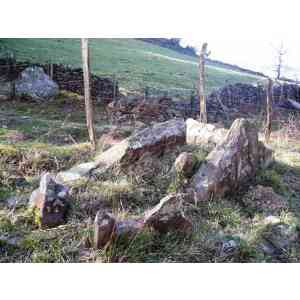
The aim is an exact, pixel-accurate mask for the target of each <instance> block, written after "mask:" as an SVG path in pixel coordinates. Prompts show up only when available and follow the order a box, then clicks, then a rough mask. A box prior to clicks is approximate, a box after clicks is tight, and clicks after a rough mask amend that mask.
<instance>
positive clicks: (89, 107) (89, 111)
mask: <svg viewBox="0 0 300 300" xmlns="http://www.w3.org/2000/svg"><path fill="white" fill-rule="evenodd" d="M81 51H82V69H83V81H84V100H85V112H86V124H87V128H88V132H89V138H90V142H91V144H92V147H93V150H96V137H95V128H94V112H93V102H92V99H91V88H90V58H89V47H88V39H81Z"/></svg>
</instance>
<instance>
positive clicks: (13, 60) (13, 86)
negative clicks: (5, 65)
mask: <svg viewBox="0 0 300 300" xmlns="http://www.w3.org/2000/svg"><path fill="white" fill-rule="evenodd" d="M15 76H16V58H15V55H14V54H13V53H12V54H11V56H10V58H9V82H10V99H13V98H14V97H15V96H16V82H15V79H16V78H15Z"/></svg>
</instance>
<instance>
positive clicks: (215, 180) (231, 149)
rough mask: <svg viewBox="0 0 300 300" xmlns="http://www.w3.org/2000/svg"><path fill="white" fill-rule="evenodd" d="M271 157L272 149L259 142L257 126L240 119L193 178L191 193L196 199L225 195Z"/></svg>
mask: <svg viewBox="0 0 300 300" xmlns="http://www.w3.org/2000/svg"><path fill="white" fill-rule="evenodd" d="M271 158H272V152H271V150H269V149H267V148H266V147H265V146H264V145H263V144H262V143H261V142H259V141H258V131H257V129H256V127H255V126H254V125H253V124H252V123H251V122H250V121H248V120H245V119H237V120H236V121H235V122H234V123H233V124H232V126H231V128H230V130H229V132H228V134H227V136H226V137H225V139H224V140H223V141H222V142H221V143H220V144H219V145H217V146H216V148H215V149H214V150H213V151H212V152H211V153H210V154H209V155H208V157H207V159H206V161H205V162H204V163H203V164H202V165H201V167H200V169H199V170H198V172H197V173H196V174H195V175H194V177H193V178H192V182H191V185H190V192H192V193H193V194H194V200H195V202H197V201H201V200H208V199H210V197H212V196H216V197H222V196H223V195H224V194H225V193H226V192H228V191H234V190H235V189H236V188H237V187H238V186H239V185H240V184H242V183H243V182H244V181H246V180H247V179H249V178H251V177H253V176H254V175H255V173H256V172H257V170H258V169H259V168H261V167H265V166H266V165H267V164H268V163H269V162H270V161H271Z"/></svg>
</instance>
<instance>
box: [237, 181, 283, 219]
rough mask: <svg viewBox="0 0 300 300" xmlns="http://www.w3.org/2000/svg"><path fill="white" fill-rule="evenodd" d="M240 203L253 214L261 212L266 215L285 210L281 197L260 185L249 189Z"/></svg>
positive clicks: (269, 188)
mask: <svg viewBox="0 0 300 300" xmlns="http://www.w3.org/2000/svg"><path fill="white" fill-rule="evenodd" d="M242 202H243V203H244V205H245V206H246V207H247V208H248V209H250V210H252V211H253V212H262V213H265V214H268V215H270V214H271V215H272V214H276V213H279V212H280V211H282V210H284V209H286V208H287V203H286V201H285V200H284V199H283V197H281V196H279V195H278V194H276V193H275V192H274V190H273V189H272V188H271V187H265V186H261V185H258V186H256V187H252V188H250V190H249V191H248V193H247V194H246V195H245V196H244V197H243V199H242Z"/></svg>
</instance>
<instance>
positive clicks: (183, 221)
mask: <svg viewBox="0 0 300 300" xmlns="http://www.w3.org/2000/svg"><path fill="white" fill-rule="evenodd" d="M185 198H186V195H185V194H169V195H167V196H166V197H164V198H163V199H162V200H161V201H160V202H159V203H158V204H157V205H156V206H155V207H154V208H152V209H150V210H148V211H147V212H146V213H145V217H144V220H145V221H144V222H145V224H146V225H148V226H150V227H153V228H154V229H155V230H157V231H158V232H160V233H167V232H170V231H179V232H188V231H190V230H191V229H192V223H191V221H189V220H188V219H187V217H186V216H185V215H184V211H185V200H186V199H185Z"/></svg>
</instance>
